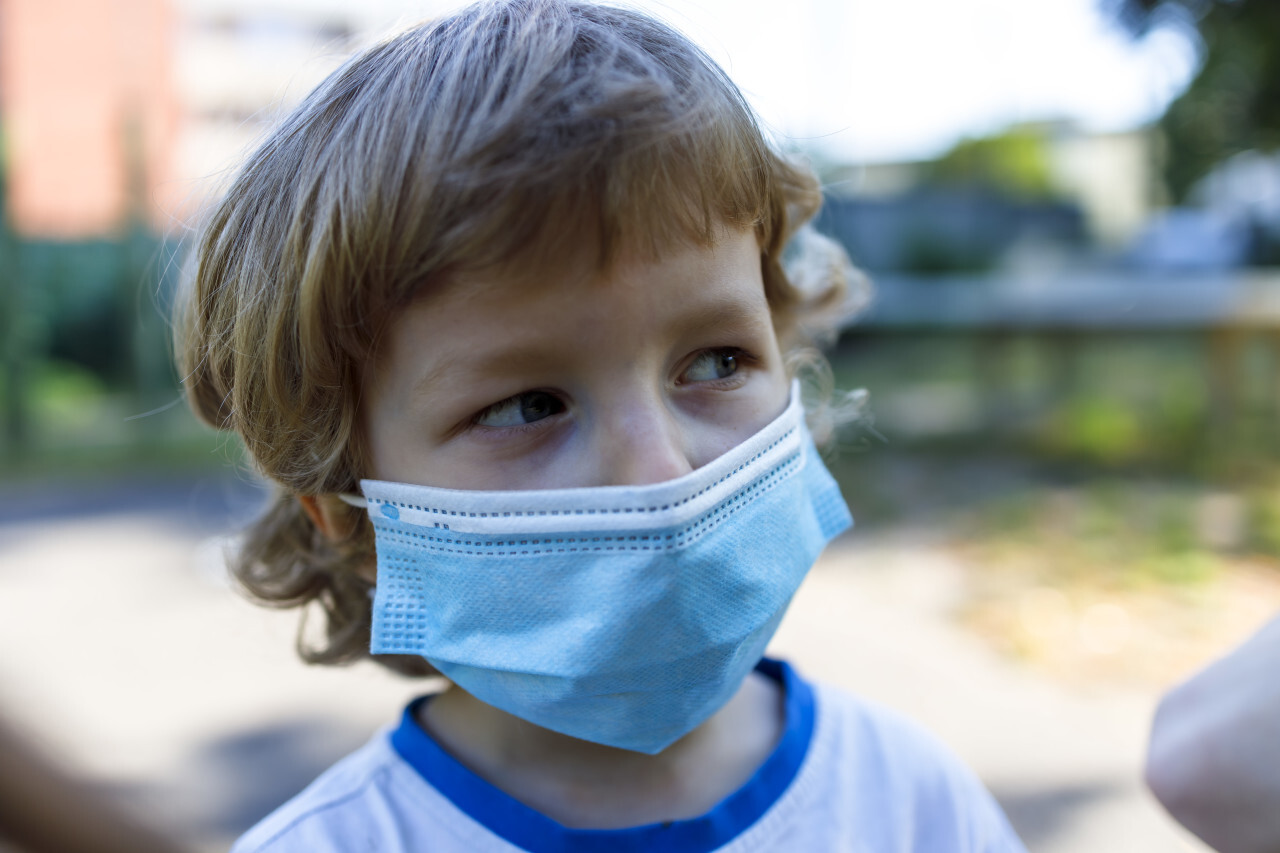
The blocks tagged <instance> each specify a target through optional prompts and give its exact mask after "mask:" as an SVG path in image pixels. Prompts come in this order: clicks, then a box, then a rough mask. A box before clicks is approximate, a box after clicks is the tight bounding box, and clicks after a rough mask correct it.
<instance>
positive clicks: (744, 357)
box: [471, 346, 760, 435]
mask: <svg viewBox="0 0 1280 853" xmlns="http://www.w3.org/2000/svg"><path fill="white" fill-rule="evenodd" d="M707 354H714V355H718V356H726V355H727V356H729V357H731V358H733V359H734V360H735V361H736V363H737V369H736V370H734V372H733V373H731V374H729V375H728V376H724V377H721V378H718V379H706V380H699V381H697V382H696V384H697V385H701V386H712V387H717V386H718V387H726V386H733V385H736V384H738V383H739V382H741V381H742V379H741V370H742V369H743V368H750V367H756V366H758V365H759V363H760V359H759V358H758V357H757V356H755V355H754V354H752V353H750V352H748V351H747V350H744V349H742V348H741V347H733V346H728V347H707V348H706V349H701V350H699V351H698V352H697V353H695V354H694V355H693V357H692V358H690V359H689V361H688V363H687V364H686V366H685V368H684V370H682V371H681V376H683V375H684V373H685V372H686V371H688V369H689V368H690V367H692V366H693V364H694V363H695V362H696V361H697V359H699V358H701V357H702V356H704V355H707ZM678 384H683V383H678ZM526 394H547V395H549V396H552V397H556V398H557V399H559V395H558V394H556V393H555V392H552V391H545V390H542V389H531V390H529V391H521V392H520V393H519V394H513V395H511V396H510V397H506V398H504V399H502V400H498V401H497V402H495V403H492V404H490V405H488V406H486V407H485V408H483V409H481V410H480V411H478V412H476V413H475V414H474V415H473V416H472V417H471V426H472V427H473V428H475V429H479V430H491V431H494V432H498V431H501V432H502V433H503V434H505V435H511V434H512V433H526V432H534V431H537V430H541V429H544V428H545V423H544V421H549V420H551V419H552V418H551V417H548V418H541V419H539V420H536V421H532V422H530V423H526V424H512V425H510V426H502V427H495V426H489V425H487V424H482V423H480V420H481V419H482V418H483V417H484V416H485V415H486V414H488V413H490V412H492V411H494V410H495V409H496V408H498V407H499V406H502V405H504V404H506V403H508V402H510V401H511V400H514V399H516V398H518V397H521V396H524V395H526Z"/></svg>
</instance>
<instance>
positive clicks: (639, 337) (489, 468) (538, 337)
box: [363, 231, 788, 489]
mask: <svg viewBox="0 0 1280 853" xmlns="http://www.w3.org/2000/svg"><path fill="white" fill-rule="evenodd" d="M371 380H372V381H371V382H369V383H368V394H367V396H366V398H365V403H364V409H363V416H364V419H365V420H364V425H365V434H366V436H367V437H368V441H369V448H370V452H371V459H372V468H373V470H372V471H371V472H369V473H370V475H371V476H372V477H373V478H374V479H379V480H393V481H397V482H404V483H415V484H420V485H428V486H440V487H445V488H455V489H551V488H567V487H572V486H603V485H623V484H625V485H640V484H645V483H654V482H659V481H662V480H669V479H672V478H674V477H678V476H680V475H681V474H685V473H688V472H689V471H691V470H693V469H694V468H697V467H699V466H701V465H704V464H706V463H707V462H710V461H711V460H712V459H714V458H716V457H717V456H719V455H720V454H722V453H724V452H725V451H726V450H728V449H729V448H731V447H733V446H734V445H736V444H738V443H740V442H742V441H743V440H744V439H746V438H747V437H748V436H750V435H751V434H753V433H754V432H756V431H757V430H759V429H760V428H761V427H763V426H764V425H765V424H766V423H768V422H769V421H770V420H772V419H773V418H774V417H775V416H777V415H778V414H779V413H780V412H781V411H782V409H783V408H784V407H785V405H786V402H787V393H788V381H787V377H786V372H785V370H784V368H783V364H782V357H781V354H780V352H779V348H778V340H777V336H776V335H775V333H774V329H773V324H772V321H771V317H770V312H769V305H768V302H767V301H766V300H765V295H764V284H763V281H762V279H761V271H760V250H759V247H758V246H757V244H756V239H755V236H754V234H752V233H751V232H750V231H726V232H724V234H723V235H722V237H721V239H720V240H719V242H718V243H717V244H716V245H715V246H713V247H712V248H702V247H682V248H678V249H676V250H674V251H671V252H669V253H668V254H666V255H665V256H664V257H663V258H662V259H661V260H659V261H656V262H653V261H642V260H637V259H634V258H632V259H628V258H625V257H624V258H623V259H622V260H620V261H619V263H618V264H617V265H615V267H614V269H613V270H612V271H611V272H610V273H609V274H607V275H600V274H596V273H592V272H578V273H572V274H561V275H558V276H550V277H547V278H546V279H542V280H539V279H537V278H535V277H534V276H521V277H520V278H519V280H516V279H513V278H508V277H495V276H485V275H457V276H454V277H452V278H451V279H450V280H448V281H447V282H445V283H443V285H442V286H440V287H437V288H434V289H432V290H431V291H430V292H429V293H428V294H426V295H424V296H423V297H421V298H419V299H417V300H416V301H415V302H413V303H412V304H411V305H410V306H409V307H408V308H407V309H406V310H405V311H404V312H403V313H402V314H401V315H400V316H399V317H398V318H396V319H395V320H394V321H393V323H392V325H391V328H390V329H389V332H388V334H387V336H386V338H385V340H384V345H383V349H382V351H381V353H380V356H379V358H378V360H377V363H376V366H375V367H374V368H373V370H372V376H371Z"/></svg>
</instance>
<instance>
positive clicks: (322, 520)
mask: <svg viewBox="0 0 1280 853" xmlns="http://www.w3.org/2000/svg"><path fill="white" fill-rule="evenodd" d="M298 503H299V504H301V505H302V511H303V512H305V513H306V514H307V518H309V519H311V523H312V524H314V525H315V526H316V529H317V530H319V531H320V533H321V534H322V535H323V536H324V537H325V538H326V539H328V540H329V541H330V542H333V543H335V544H336V543H339V542H341V541H343V540H344V539H346V538H347V537H348V536H350V535H351V530H350V527H351V522H350V519H349V518H348V517H347V516H346V513H345V505H344V504H342V503H341V502H339V501H337V500H336V499H334V498H333V497H332V496H330V495H298ZM335 504H336V506H335Z"/></svg>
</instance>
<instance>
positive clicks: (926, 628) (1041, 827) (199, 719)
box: [0, 481, 1205, 853]
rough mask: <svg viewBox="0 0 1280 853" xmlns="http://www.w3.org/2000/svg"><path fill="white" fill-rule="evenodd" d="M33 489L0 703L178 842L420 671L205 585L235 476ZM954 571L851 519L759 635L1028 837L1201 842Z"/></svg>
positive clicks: (4, 641) (344, 744) (261, 799)
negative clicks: (391, 670)
mask: <svg viewBox="0 0 1280 853" xmlns="http://www.w3.org/2000/svg"><path fill="white" fill-rule="evenodd" d="M193 494H194V495H195V496H194V497H193V496H192V495H193ZM53 495H54V493H53V492H52V491H51V492H50V493H49V494H48V495H45V496H44V497H40V496H37V499H36V500H35V501H34V502H32V501H30V500H25V499H24V498H23V497H22V496H21V495H14V494H10V495H4V494H0V649H3V651H2V652H0V707H2V708H4V709H5V710H6V711H7V713H9V714H11V715H13V716H15V717H16V718H17V720H18V722H19V723H21V724H23V725H24V726H25V727H27V728H28V729H29V730H30V731H31V733H32V736H33V737H35V738H37V739H39V740H40V741H41V742H42V743H44V744H45V745H46V746H47V747H48V748H49V749H50V750H52V751H53V752H55V753H56V754H58V755H60V756H62V757H64V758H65V759H66V760H67V761H69V762H71V763H74V764H75V765H76V766H78V767H80V768H81V769H82V771H83V772H84V773H85V774H86V776H87V778H89V779H90V780H93V781H94V782H95V783H97V784H101V785H104V786H107V787H109V788H110V789H111V790H112V791H113V792H114V793H116V794H118V795H119V796H121V797H122V798H123V800H124V801H125V802H126V803H127V804H128V805H130V806H131V807H133V808H135V809H138V810H140V811H142V812H144V813H146V814H148V815H149V816H150V817H151V819H152V820H155V821H158V822H162V823H165V824H167V825H169V826H171V827H173V828H174V829H175V831H178V832H180V833H182V834H183V835H185V836H186V837H189V838H192V839H194V840H195V841H197V843H198V844H200V845H201V847H202V849H207V850H210V851H213V850H223V849H225V848H226V846H227V844H228V843H229V842H230V840H231V839H232V838H233V837H234V836H235V835H236V834H237V833H238V832H240V831H241V830H242V829H244V828H245V827H246V826H247V825H249V824H250V823H252V822H253V821H254V820H255V819H256V818H257V817H259V816H260V815H262V814H263V813H265V812H266V811H268V810H270V808H272V807H273V806H274V805H275V804H277V803H278V802H280V801H281V800H283V799H284V798H286V797H287V796H289V795H290V794H292V793H294V792H295V791H296V790H297V789H299V788H300V787H301V786H302V785H303V784H305V783H306V781H307V780H309V779H310V778H311V777H312V776H314V775H315V774H316V773H317V772H319V771H320V770H321V769H323V768H324V767H325V766H327V765H328V764H329V763H331V762H332V761H333V760H334V759H336V758H337V757H338V756H340V755H342V754H344V753H345V752H347V751H349V750H350V749H351V748H353V747H354V746H356V745H357V744H359V743H360V742H362V741H363V740H364V739H365V738H366V737H367V736H368V734H369V733H370V732H371V731H372V730H373V729H375V728H376V727H378V726H380V725H382V724H384V723H386V722H388V721H390V720H391V719H392V717H393V716H394V715H395V713H396V710H397V709H398V707H399V705H400V704H401V703H402V702H403V701H404V700H405V699H406V698H407V697H408V696H410V695H411V694H413V693H414V692H416V691H417V690H418V689H420V686H415V685H413V684H411V683H409V682H406V681H404V680H400V679H397V678H395V677H394V676H391V675H389V674H386V673H383V672H382V671H381V670H379V669H378V668H376V667H373V666H363V665H362V666H357V667H353V668H350V669H345V670H331V669H323V668H308V667H304V666H303V665H301V664H300V663H298V662H297V660H296V659H295V658H294V656H293V652H292V642H293V633H294V627H295V625H296V616H295V615H294V614H290V613H274V612H269V611H263V610H259V609H257V608H254V607H252V606H250V605H248V604H246V603H245V602H243V601H241V600H239V599H238V598H237V596H236V595H235V593H234V592H233V591H231V590H230V589H229V588H228V587H227V584H226V582H225V580H224V577H223V575H222V573H221V570H220V557H219V552H220V548H221V547H222V545H221V542H220V540H218V539H216V538H212V537H214V536H215V532H216V531H217V530H219V529H220V528H222V527H223V526H224V525H225V524H226V523H227V519H228V518H231V517H235V516H240V517H243V515H244V512H245V510H246V507H249V506H251V505H252V503H253V502H254V499H255V498H254V495H253V493H252V492H251V490H249V489H248V488H247V487H244V486H243V485H241V486H231V487H228V486H226V485H224V484H222V483H220V482H219V481H209V482H206V483H204V484H201V485H198V486H197V487H196V488H195V491H194V492H193V491H192V489H191V487H190V486H189V485H186V484H162V483H160V484H157V483H152V484H134V485H132V486H128V487H121V488H119V489H117V488H108V487H100V488H99V489H97V490H96V491H94V490H88V491H79V490H78V491H77V492H76V495H77V496H78V497H77V500H76V501H67V500H58V499H56V498H55V497H54V496H53ZM42 501H43V503H41V502H42ZM40 506H45V507H46V509H44V510H41V509H39V507H40ZM960 583H961V574H960V571H959V569H958V567H957V566H956V565H954V564H953V563H952V562H951V561H950V560H949V559H948V558H947V557H946V555H945V552H944V550H943V549H941V548H938V547H934V546H932V545H930V544H929V543H928V542H925V541H923V540H922V538H921V537H920V536H919V535H909V534H906V533H899V534H897V535H892V536H890V535H881V536H868V535H865V534H855V535H853V536H851V537H849V538H847V539H846V540H843V541H841V542H839V543H837V544H836V545H835V546H834V547H833V548H832V549H830V550H829V552H828V554H827V555H826V556H825V557H824V558H823V560H822V561H821V562H820V563H819V565H818V566H817V567H816V568H815V569H814V572H813V574H812V575H811V577H810V578H809V580H808V581H807V582H806V585H805V587H804V588H803V589H802V591H801V592H800V594H799V596H798V597H797V600H796V601H795V603H794V605H793V607H792V610H791V612H790V613H789V615H788V617H787V619H786V621H785V623H784V625H783V627H782V629H781V631H780V632H779V635H778V637H777V640H776V642H775V644H774V648H773V651H774V652H775V653H777V654H782V655H785V656H787V657H788V658H789V659H791V660H792V661H793V662H795V663H796V664H797V665H798V666H799V667H800V668H801V669H802V670H803V671H804V672H806V673H807V674H809V675H811V676H814V677H818V678H823V679H827V680H830V681H832V682H835V683H837V684H841V685H845V686H847V687H849V688H851V689H854V690H857V691H859V692H860V693H862V694H863V695H864V696H867V697H869V698H872V699H875V700H878V701H881V702H884V703H886V704H889V705H892V706H895V707H897V708H899V709H901V710H903V711H905V712H907V713H909V714H911V715H912V716H914V717H916V718H917V719H919V720H920V721H922V722H923V723H925V724H926V725H927V726H929V727H930V728H931V729H933V730H934V731H935V732H936V733H938V734H939V735H940V736H941V737H942V738H943V739H944V740H946V741H947V742H948V743H950V744H951V745H952V747H953V748H955V749H956V750H957V751H958V752H959V753H960V754H961V755H962V756H963V757H964V758H966V759H967V760H968V761H969V762H970V763H971V765H972V766H974V767H975V769H977V771H978V772H979V774H980V775H982V777H983V778H984V779H985V780H986V781H987V783H988V784H989V785H990V786H991V787H992V788H993V790H994V791H995V792H996V794H997V796H998V797H999V798H1000V799H1001V801H1002V802H1003V803H1004V805H1005V807H1006V809H1007V810H1008V811H1009V813H1010V816H1011V818H1012V820H1013V822H1014V824H1015V826H1016V827H1017V828H1018V830H1019V831H1020V832H1021V833H1022V835H1023V836H1024V838H1025V840H1026V841H1027V844H1028V846H1029V847H1030V848H1031V850H1033V851H1040V853H1058V851H1090V853H1110V851H1115V853H1120V851H1124V853H1134V851H1138V853H1142V851H1199V850H1204V849H1205V848H1203V847H1201V846H1199V845H1197V844H1195V843H1194V842H1193V841H1191V840H1190V839H1189V838H1188V837H1187V836H1186V835H1185V834H1184V833H1182V832H1181V831H1180V830H1178V829H1177V828H1176V827H1175V826H1173V825H1172V823H1171V822H1170V821H1169V820H1168V819H1167V818H1166V817H1165V816H1164V815H1163V813H1162V812H1160V810H1159V809H1158V807H1157V806H1156V805H1155V804H1154V803H1153V802H1152V801H1151V800H1150V798H1149V797H1148V796H1147V795H1145V794H1144V793H1143V791H1142V789H1141V786H1140V784H1139V781H1138V777H1139V767H1140V763H1141V753H1142V747H1143V742H1144V739H1145V733H1146V726H1147V722H1148V719H1149V716H1150V712H1151V708H1152V706H1153V703H1154V695H1152V694H1151V693H1150V692H1141V691H1127V690H1119V689H1109V690H1105V691H1102V690H1098V691H1095V692H1080V691H1078V690H1077V691H1072V690H1068V689H1066V688H1064V687H1061V686H1058V685H1056V684H1054V683H1052V682H1049V681H1047V680H1045V679H1043V678H1041V677H1038V676H1036V675H1034V674H1031V673H1029V672H1027V671H1025V670H1023V669H1021V668H1019V667H1017V666H1015V665H1013V664H1011V663H1009V662H1007V661H1005V660H1003V659H1001V658H999V657H997V656H995V655H994V654H993V653H992V652H990V651H989V650H988V649H987V648H986V647H985V646H983V645H982V644H981V643H980V642H979V641H978V640H976V639H974V638H973V637H972V636H970V635H969V634H967V633H965V632H964V631H962V630H960V629H959V628H957V627H956V626H955V625H954V623H953V622H952V621H951V619H950V617H949V612H950V610H951V608H952V607H953V605H954V604H955V602H956V600H957V595H958V594H959V591H960V586H959V585H960Z"/></svg>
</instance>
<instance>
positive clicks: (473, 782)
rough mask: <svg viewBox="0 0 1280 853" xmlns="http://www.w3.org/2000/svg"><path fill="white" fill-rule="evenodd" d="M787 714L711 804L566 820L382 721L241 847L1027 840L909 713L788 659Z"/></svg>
mask: <svg viewBox="0 0 1280 853" xmlns="http://www.w3.org/2000/svg"><path fill="white" fill-rule="evenodd" d="M759 671H761V672H762V673H763V674H765V675H767V676H769V677H772V678H775V679H777V680H778V681H780V682H781V683H782V685H783V687H784V689H785V691H786V728H785V731H784V734H783V736H782V739H781V740H780V742H779V744H778V746H777V747H776V748H775V750H774V752H773V753H772V754H771V755H770V757H769V758H768V759H767V760H766V761H765V763H764V765H763V766H762V767H761V768H760V769H759V770H758V771H757V772H756V774H755V775H754V776H753V777H752V778H751V780H750V781H748V782H747V783H746V784H745V785H744V786H743V787H742V788H740V789H739V790H738V791H736V792H734V793H733V794H731V795H730V796H729V797H727V798H726V799H725V800H723V801H722V802H721V803H720V804H719V805H717V806H716V807H715V808H714V809H712V810H711V811H710V812H708V813H707V814H706V815H703V816H702V817H699V818H695V819H692V820H684V821H675V822H672V823H667V824H653V825H649V826H641V827H636V828H634V829H620V830H581V829H568V828H566V827H564V826H561V825H560V824H558V823H556V822H555V821H553V820H551V819H550V818H547V817H546V816H544V815H542V814H540V813H538V812H536V811H534V810H533V809H530V808H528V807H527V806H525V805H523V804H521V803H519V802H517V801H516V800H514V799H512V798H511V797H510V796H508V795H506V794H505V793H503V792H502V791H499V790H498V789H497V788H495V787H493V786H492V785H490V784H489V783H487V782H485V781H484V780H483V779H481V778H479V777H478V776H476V775H475V774H473V773H471V772H470V771H469V770H467V769H466V768H465V767H463V766H462V765H461V764H459V763H458V762H457V761H456V760H454V759H453V758H452V757H451V756H449V755H448V753H446V752H445V751H444V750H443V749H441V748H440V747H439V745H437V744H436V743H435V742H434V741H433V740H432V739H431V737H430V736H429V735H428V734H427V733H426V732H425V731H424V730H423V729H422V728H421V727H420V726H419V725H418V724H417V723H416V722H415V720H414V710H415V707H416V706H417V704H418V703H419V702H422V701H425V700H424V699H419V700H416V701H415V702H414V703H412V704H411V705H410V706H409V707H408V708H406V709H405V713H404V715H403V718H402V720H401V722H400V724H399V725H398V726H397V727H395V728H389V729H386V730H384V731H382V732H380V733H379V734H378V735H376V736H375V737H374V738H373V739H372V740H370V741H369V742H368V743H367V744H365V745H364V746H363V747H361V748H360V749H359V750H357V751H356V752H354V753H352V754H351V755H349V756H347V757H346V758H344V759H343V760H342V761H340V762H338V763H337V764H335V765H334V766H333V767H331V768H330V769H329V770H327V771H326V772H325V773H324V774H322V775H321V776H320V777H319V778H318V779H316V780H315V781H314V782H313V783H312V784H311V785H310V786H309V787H307V789H306V790H304V791H303V792H302V793H300V794H298V796H296V797H294V798H293V799H292V800H290V801H289V802H287V803H285V804H284V805H283V806H281V807H280V808H279V809H277V810H276V811H275V812H274V813H272V814H271V815H269V816H268V817H267V818H265V819H264V820H263V821H262V822H261V823H259V824H258V825H257V826H255V827H254V828H253V829H251V830H249V832H247V833H246V834H245V835H244V836H243V837H242V838H241V839H240V840H239V841H238V842H237V843H236V845H235V846H234V847H233V848H232V853H351V851H361V853H364V852H365V851H369V853H374V851H376V852H377V853H483V851H493V853H516V852H517V851H534V853H541V851H548V853H549V851H556V853H605V851H607V853H629V852H630V851H662V853H693V851H700V853H710V851H713V850H714V851H719V853H748V851H770V852H771V853H773V851H792V850H794V851H821V853H833V852H834V851H851V853H852V851H858V853H880V851H902V853H906V851H916V853H965V851H983V852H984V853H1025V851H1024V848H1023V846H1022V844H1021V842H1020V841H1019V840H1018V837H1017V836H1016V835H1015V834H1014V832H1013V830H1012V829H1011V828H1010V827H1009V824H1008V822H1007V821H1006V820H1005V817H1004V815H1003V813H1001V811H1000V807H999V806H997V805H996V803H995V801H994V800H993V799H992V797H991V795H990V794H989V793H988V792H987V791H986V789H985V788H983V787H982V784H981V783H980V782H979V781H978V780H977V779H976V778H975V777H974V775H973V774H972V773H971V772H970V771H969V770H968V769H967V768H965V767H964V766H963V765H962V764H960V762H959V761H958V760H957V759H956V758H955V757H954V756H953V755H952V754H951V753H950V752H949V751H947V749H946V748H945V747H943V746H942V745H941V744H939V743H938V742H937V741H936V740H934V738H933V737H932V736H930V735H929V734H928V733H926V732H925V731H924V730H923V729H921V728H919V727H918V726H916V725H915V724H914V723H911V722H909V721H908V720H905V719H904V718H902V717H900V716H898V715H897V714H895V713H893V712H892V711H889V710H887V709H885V708H881V707H878V706H875V705H873V704H870V703H867V702H863V701H860V700H858V699H856V698H855V697H853V696H851V695H849V694H847V693H844V692H842V691H839V690H836V689H833V688H829V687H823V686H811V685H809V684H808V683H806V682H805V681H804V680H803V679H801V678H800V677H799V676H797V675H796V674H795V672H794V671H793V670H792V669H791V668H790V667H789V666H787V665H786V664H784V663H780V662H776V661H769V660H765V661H762V662H761V664H760V666H759Z"/></svg>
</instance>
